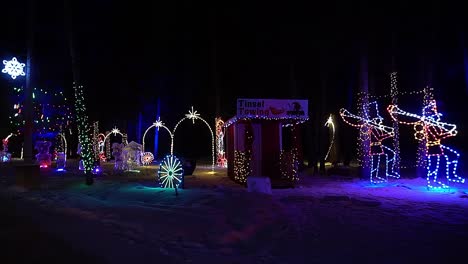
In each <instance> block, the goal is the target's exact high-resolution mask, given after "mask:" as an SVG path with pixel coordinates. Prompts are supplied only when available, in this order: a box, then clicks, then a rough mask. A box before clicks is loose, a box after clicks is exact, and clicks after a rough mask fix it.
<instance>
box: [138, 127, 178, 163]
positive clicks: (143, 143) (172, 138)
mask: <svg viewBox="0 0 468 264" xmlns="http://www.w3.org/2000/svg"><path fill="white" fill-rule="evenodd" d="M153 127H156V128H157V129H158V131H159V128H160V127H162V128H164V129H166V130H167V132H168V133H169V135H170V136H171V155H172V144H173V142H174V135H173V134H172V132H171V130H169V128H168V127H167V126H165V125H164V123H163V122H162V121H161V118H158V120H156V122H154V123H153V124H152V125H151V126H149V127H148V128H147V129H146V131H145V133H144V134H143V139H142V140H143V142H142V145H143V152H145V138H146V133H148V131H149V130H150V129H151V128H153Z"/></svg>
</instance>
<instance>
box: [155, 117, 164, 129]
mask: <svg viewBox="0 0 468 264" xmlns="http://www.w3.org/2000/svg"><path fill="white" fill-rule="evenodd" d="M153 125H154V126H155V127H157V128H158V130H159V128H160V127H162V126H164V123H163V121H161V117H158V120H156V122H154V123H153Z"/></svg>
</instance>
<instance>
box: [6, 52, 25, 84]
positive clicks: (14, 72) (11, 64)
mask: <svg viewBox="0 0 468 264" xmlns="http://www.w3.org/2000/svg"><path fill="white" fill-rule="evenodd" d="M3 65H5V68H4V69H2V72H3V73H8V74H9V75H10V76H11V78H13V79H16V77H17V76H25V75H26V74H25V73H24V71H23V68H24V66H25V64H24V63H21V62H19V61H18V60H17V59H16V58H15V57H13V59H11V60H10V61H7V60H3Z"/></svg>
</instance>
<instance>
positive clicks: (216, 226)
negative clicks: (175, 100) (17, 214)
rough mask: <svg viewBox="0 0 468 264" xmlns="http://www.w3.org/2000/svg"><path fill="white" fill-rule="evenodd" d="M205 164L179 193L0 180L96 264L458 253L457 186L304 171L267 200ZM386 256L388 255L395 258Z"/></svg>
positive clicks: (464, 230) (439, 257)
mask: <svg viewBox="0 0 468 264" xmlns="http://www.w3.org/2000/svg"><path fill="white" fill-rule="evenodd" d="M209 168H210V167H209V166H198V167H197V169H196V170H195V172H194V175H192V176H187V177H186V182H185V184H186V189H183V190H180V191H179V195H178V196H176V195H175V193H174V190H171V189H160V188H157V187H156V186H157V184H156V182H155V173H156V171H155V169H156V168H155V167H154V166H153V167H149V168H146V169H142V170H141V172H140V173H126V174H122V175H102V176H99V177H97V178H96V181H95V184H94V185H92V186H86V185H85V184H84V179H83V176H77V175H75V174H74V173H68V174H63V175H56V174H54V175H49V176H46V181H45V182H44V184H43V186H42V188H41V189H40V190H35V191H25V190H22V189H21V188H18V187H15V186H13V185H11V184H10V183H11V181H10V180H9V179H8V176H3V179H1V178H2V177H0V179H1V180H2V185H1V196H2V197H4V198H5V199H9V200H14V201H15V202H16V203H17V205H18V208H20V205H28V206H27V207H26V206H25V207H24V208H27V210H23V211H22V214H23V215H24V216H25V217H30V218H31V220H33V221H35V222H37V223H39V225H40V226H41V228H42V229H43V230H46V231H47V232H50V233H52V234H54V235H56V236H57V237H60V238H61V239H63V240H64V241H65V242H66V243H69V244H70V245H73V247H75V248H76V249H77V250H79V251H83V252H86V253H87V254H89V255H93V256H98V257H100V258H102V259H103V261H104V262H108V263H214V262H217V263H337V262H346V263H354V262H360V263H376V262H378V263H414V262H417V263H421V262H426V263H439V262H444V263H445V262H448V261H451V260H455V259H457V258H459V257H460V256H464V257H466V256H468V250H467V249H468V186H463V185H460V186H455V187H454V188H452V189H451V190H447V191H444V192H430V191H427V190H426V189H425V181H424V180H422V179H401V180H394V181H391V182H390V183H388V184H385V185H383V184H382V185H377V186H375V185H371V184H369V183H368V182H363V181H360V180H356V179H347V178H345V177H339V176H335V177H333V176H330V177H312V176H310V175H303V179H304V180H303V181H302V182H301V184H300V185H299V186H298V187H297V188H294V189H274V190H273V195H271V196H269V195H263V194H255V193H248V192H247V191H246V189H245V188H244V187H242V186H239V185H237V184H235V183H233V182H232V181H230V180H229V179H228V178H227V177H226V170H223V169H217V170H216V172H215V173H214V174H211V173H210V172H209ZM395 261H396V262H395Z"/></svg>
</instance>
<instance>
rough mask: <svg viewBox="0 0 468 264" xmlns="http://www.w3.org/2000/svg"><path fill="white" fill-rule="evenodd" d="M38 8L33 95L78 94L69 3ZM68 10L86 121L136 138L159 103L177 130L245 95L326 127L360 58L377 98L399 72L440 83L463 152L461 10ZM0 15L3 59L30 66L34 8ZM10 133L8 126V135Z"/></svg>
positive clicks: (184, 4)
mask: <svg viewBox="0 0 468 264" xmlns="http://www.w3.org/2000/svg"><path fill="white" fill-rule="evenodd" d="M36 2H37V3H36V9H35V15H36V17H35V20H34V21H35V23H34V30H35V40H34V42H35V43H34V50H33V56H34V57H33V82H34V87H39V88H44V89H50V90H63V91H64V92H65V93H66V94H68V95H69V98H73V97H72V95H73V90H72V86H71V82H72V75H71V60H70V56H69V50H68V35H67V28H66V27H65V23H64V21H65V19H64V16H65V11H64V2H63V1H54V0H52V1H36ZM73 2H74V3H73V32H74V34H75V37H76V41H77V44H78V53H79V56H80V70H81V74H82V83H83V84H84V86H85V89H86V90H85V93H86V100H87V106H88V110H89V116H90V119H91V120H99V121H100V122H101V124H102V126H103V127H105V128H106V129H110V128H112V127H113V126H114V125H118V126H119V127H127V129H129V130H132V131H128V133H129V134H130V135H131V134H132V133H133V134H135V132H134V131H135V129H134V128H131V127H134V126H135V124H136V120H137V117H138V113H140V112H142V113H143V115H144V122H145V124H150V122H151V120H153V119H154V117H155V116H156V109H157V102H158V98H159V100H160V103H161V104H160V110H161V116H162V119H164V120H165V122H166V124H168V125H169V126H170V127H172V126H173V125H174V124H175V123H176V122H177V120H178V119H180V118H181V117H183V114H185V113H186V111H187V110H188V109H189V108H190V106H191V105H193V106H194V107H195V108H196V109H198V111H199V112H200V113H201V114H202V116H205V117H206V119H207V120H213V118H214V116H215V111H216V103H215V98H216V96H215V95H216V94H218V95H219V96H220V103H221V108H220V114H221V115H222V116H223V117H224V118H226V119H227V118H229V117H232V116H233V115H235V102H236V99H237V98H239V97H252V98H307V99H309V109H310V111H311V114H313V115H314V116H316V115H318V118H315V117H314V119H313V123H314V125H315V126H322V125H323V123H324V122H325V120H326V117H327V116H328V114H329V113H337V112H338V110H339V108H341V107H351V109H353V110H354V109H355V102H356V96H355V95H356V92H357V91H358V89H359V79H360V72H359V62H360V59H361V58H362V57H363V56H364V55H363V54H365V55H366V56H367V58H368V61H369V62H368V68H369V90H370V91H371V92H372V93H374V94H387V93H388V92H389V86H390V80H389V73H390V72H391V71H392V69H395V70H397V71H398V73H399V80H400V89H401V90H402V91H412V90H420V89H421V88H423V87H424V86H426V85H430V86H433V87H434V88H435V91H436V99H438V100H439V101H440V102H439V105H440V109H441V111H443V112H445V115H444V118H446V121H447V122H450V123H457V124H458V126H459V128H460V133H459V136H457V138H456V139H453V140H451V142H453V144H459V145H461V146H460V148H461V149H462V151H463V150H466V151H468V146H467V145H466V144H465V143H464V142H467V139H468V137H467V136H466V134H467V133H468V132H467V131H468V125H467V124H468V117H466V115H465V114H464V113H465V112H466V111H465V110H464V108H463V103H465V102H466V101H467V99H468V96H467V95H468V84H467V83H466V76H467V74H468V54H467V52H468V34H467V33H468V32H466V28H464V25H465V24H466V21H465V19H464V14H463V13H462V12H463V10H464V9H463V8H462V6H449V5H448V4H444V5H443V4H441V3H438V2H430V1H425V2H424V3H422V4H417V5H416V4H414V5H412V6H411V5H410V4H407V2H408V1H401V2H398V1H392V2H390V1H387V2H382V3H380V2H379V3H373V4H372V3H364V2H362V3H361V4H357V3H358V2H357V1H346V2H345V1H343V3H338V2H333V1H325V2H326V3H327V4H324V3H315V4H311V3H309V4H306V3H305V2H306V1H301V2H299V1H297V2H295V1H283V2H282V3H280V4H274V3H271V2H269V1H229V2H226V1H218V3H216V4H215V5H211V4H213V3H211V2H210V1H207V2H206V3H199V2H200V1H153V3H150V2H147V1H130V2H128V1H111V0H95V1H91V0H83V1H73ZM122 2H125V3H122ZM374 2H378V1H374ZM460 5H461V4H460ZM0 8H1V10H2V21H3V26H2V34H1V37H0V56H1V58H2V59H7V58H10V57H12V56H16V57H17V58H18V59H19V60H21V61H23V62H25V60H26V51H27V48H26V43H27V26H28V25H27V1H26V0H25V1H9V2H6V3H1V4H0ZM464 56H465V57H464ZM21 81H24V78H19V79H18V80H16V81H12V80H11V79H10V78H9V76H7V75H5V74H2V76H1V77H0V96H1V104H2V105H3V107H2V111H1V115H0V120H1V122H2V124H6V121H7V120H8V115H9V114H10V112H9V107H10V106H11V105H12V102H9V101H8V96H9V94H10V93H11V91H12V87H13V85H17V86H21ZM402 100H403V101H402V102H406V103H407V104H411V103H413V102H414V101H415V100H418V99H417V98H416V99H411V98H410V99H408V98H406V99H402ZM402 107H403V105H402ZM383 109H384V106H383V105H382V111H383ZM322 119H323V120H322ZM341 127H342V129H344V131H348V130H351V128H347V127H345V126H344V125H342V126H341ZM7 131H8V128H7V126H6V125H3V126H1V130H0V132H1V135H6V134H7ZM204 132H206V131H204ZM205 136H206V135H205ZM2 137H3V136H2ZM130 139H131V138H130ZM352 144H353V145H354V143H352ZM206 150H208V152H209V147H208V148H207V149H206ZM206 150H204V151H206ZM466 151H465V152H466Z"/></svg>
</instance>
